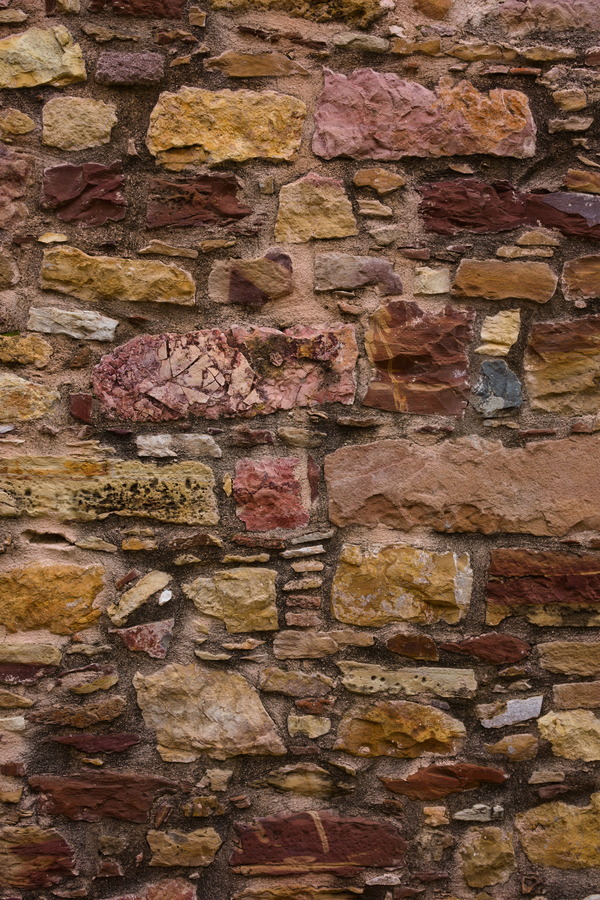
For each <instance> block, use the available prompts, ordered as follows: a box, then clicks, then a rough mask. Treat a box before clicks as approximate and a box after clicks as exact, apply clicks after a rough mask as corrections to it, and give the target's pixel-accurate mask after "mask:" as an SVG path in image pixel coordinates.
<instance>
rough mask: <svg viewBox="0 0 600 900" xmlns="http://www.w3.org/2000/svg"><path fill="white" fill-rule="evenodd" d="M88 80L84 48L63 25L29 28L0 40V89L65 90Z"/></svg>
mask: <svg viewBox="0 0 600 900" xmlns="http://www.w3.org/2000/svg"><path fill="white" fill-rule="evenodd" d="M85 78H86V72H85V63H84V61H83V55H82V53H81V47H80V46H79V44H75V43H74V42H73V38H72V37H71V34H70V33H69V31H68V30H67V29H66V28H65V27H64V26H63V25H54V26H53V27H52V28H28V29H27V31H23V32H21V33H20V34H11V35H9V36H8V37H5V38H2V40H0V87H3V88H26V87H37V86H38V85H44V84H48V85H52V86H53V87H64V86H65V85H67V84H75V83H76V82H78V81H85Z"/></svg>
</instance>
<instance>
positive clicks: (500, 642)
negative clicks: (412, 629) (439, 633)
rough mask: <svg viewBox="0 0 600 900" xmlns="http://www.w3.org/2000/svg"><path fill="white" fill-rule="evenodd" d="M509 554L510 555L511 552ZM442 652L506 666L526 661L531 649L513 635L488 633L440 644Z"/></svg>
mask: <svg viewBox="0 0 600 900" xmlns="http://www.w3.org/2000/svg"><path fill="white" fill-rule="evenodd" d="M497 552H501V551H495V550H494V551H492V553H493V554H494V553H497ZM508 552H509V553H510V551H508ZM440 650H449V651H450V652H451V653H462V654H464V655H465V656H473V657H474V658H475V659H480V660H481V661H482V662H487V663H492V664H493V665H502V666H505V665H507V664H508V663H517V662H520V661H521V660H522V659H525V657H526V656H528V654H529V651H530V650H531V647H530V645H529V644H527V643H526V642H525V641H522V640H521V638H517V637H513V635H511V634H496V633H494V632H488V633H487V634H481V635H479V636H477V637H472V638H467V639H466V640H464V641H458V642H453V641H449V642H447V643H444V644H440Z"/></svg>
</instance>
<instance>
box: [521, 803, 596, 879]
mask: <svg viewBox="0 0 600 900" xmlns="http://www.w3.org/2000/svg"><path fill="white" fill-rule="evenodd" d="M515 825H516V828H517V832H518V834H519V839H520V841H521V844H522V845H523V849H524V851H525V853H526V854H527V856H528V858H529V859H530V861H531V862H532V863H533V864H534V865H537V866H552V867H553V868H555V869H569V870H578V869H591V868H596V867H598V866H600V846H599V844H598V829H599V828H600V794H592V796H591V797H590V805H589V806H569V804H568V803H544V804H542V806H537V807H535V808H534V809H528V810H527V811H526V812H524V813H518V814H517V816H516V817H515Z"/></svg>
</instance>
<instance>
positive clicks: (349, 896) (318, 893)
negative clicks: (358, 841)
mask: <svg viewBox="0 0 600 900" xmlns="http://www.w3.org/2000/svg"><path fill="white" fill-rule="evenodd" d="M233 900H356V888H355V887H349V888H343V887H315V888H314V887H310V886H307V885H304V884H289V883H286V885H285V887H265V888H256V887H248V888H244V889H243V890H242V891H240V892H239V893H236V894H234V895H233Z"/></svg>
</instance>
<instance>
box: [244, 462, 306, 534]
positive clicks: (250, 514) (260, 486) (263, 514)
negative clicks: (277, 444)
mask: <svg viewBox="0 0 600 900" xmlns="http://www.w3.org/2000/svg"><path fill="white" fill-rule="evenodd" d="M300 467H301V464H300V460H299V459H296V458H294V457H280V458H277V457H265V458H264V459H247V458H246V459H240V460H238V461H237V463H236V466H235V478H234V479H233V497H234V500H235V502H236V503H237V504H238V506H237V509H236V515H237V517H238V519H241V520H242V522H244V524H245V525H246V528H248V529H249V530H254V531H271V530H272V529H274V528H285V529H292V528H298V527H300V526H302V525H307V524H308V522H309V519H310V516H309V513H308V510H307V509H306V508H305V506H304V503H303V501H302V483H301V481H300V478H299V470H300Z"/></svg>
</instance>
